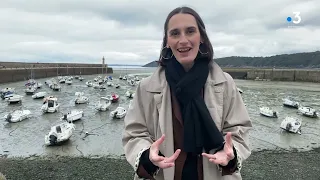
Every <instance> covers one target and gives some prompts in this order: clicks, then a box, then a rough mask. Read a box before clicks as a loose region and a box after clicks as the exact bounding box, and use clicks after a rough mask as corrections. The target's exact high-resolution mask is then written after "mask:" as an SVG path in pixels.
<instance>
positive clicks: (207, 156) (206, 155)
mask: <svg viewBox="0 0 320 180" xmlns="http://www.w3.org/2000/svg"><path fill="white" fill-rule="evenodd" d="M202 156H204V157H206V158H208V159H213V158H216V157H215V156H214V154H207V153H202Z"/></svg>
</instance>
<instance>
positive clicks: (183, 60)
mask: <svg viewBox="0 0 320 180" xmlns="http://www.w3.org/2000/svg"><path fill="white" fill-rule="evenodd" d="M194 59H195V56H186V57H179V58H178V59H177V60H178V61H179V62H180V63H181V64H193V62H194Z"/></svg>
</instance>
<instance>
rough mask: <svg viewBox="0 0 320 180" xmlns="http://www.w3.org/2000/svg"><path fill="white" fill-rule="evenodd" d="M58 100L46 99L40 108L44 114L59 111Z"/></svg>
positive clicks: (54, 98)
mask: <svg viewBox="0 0 320 180" xmlns="http://www.w3.org/2000/svg"><path fill="white" fill-rule="evenodd" d="M57 101H58V99H57V98H56V97H53V96H49V97H46V98H45V99H44V102H43V105H42V107H41V110H42V112H44V113H54V112H57V111H58V110H59V107H60V104H58V102H57Z"/></svg>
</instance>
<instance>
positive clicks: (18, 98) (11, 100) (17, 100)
mask: <svg viewBox="0 0 320 180" xmlns="http://www.w3.org/2000/svg"><path fill="white" fill-rule="evenodd" d="M22 97H23V96H20V95H17V94H14V95H12V96H11V97H7V98H6V99H5V101H7V102H8V103H9V104H11V103H21V102H22Z"/></svg>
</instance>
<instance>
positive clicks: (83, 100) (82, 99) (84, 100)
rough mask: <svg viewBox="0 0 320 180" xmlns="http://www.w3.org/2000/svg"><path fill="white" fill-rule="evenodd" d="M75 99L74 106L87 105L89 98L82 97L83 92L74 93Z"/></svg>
mask: <svg viewBox="0 0 320 180" xmlns="http://www.w3.org/2000/svg"><path fill="white" fill-rule="evenodd" d="M75 96H76V99H75V100H74V102H75V103H76V104H85V103H89V98H88V97H86V96H84V93H83V92H76V93H75Z"/></svg>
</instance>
